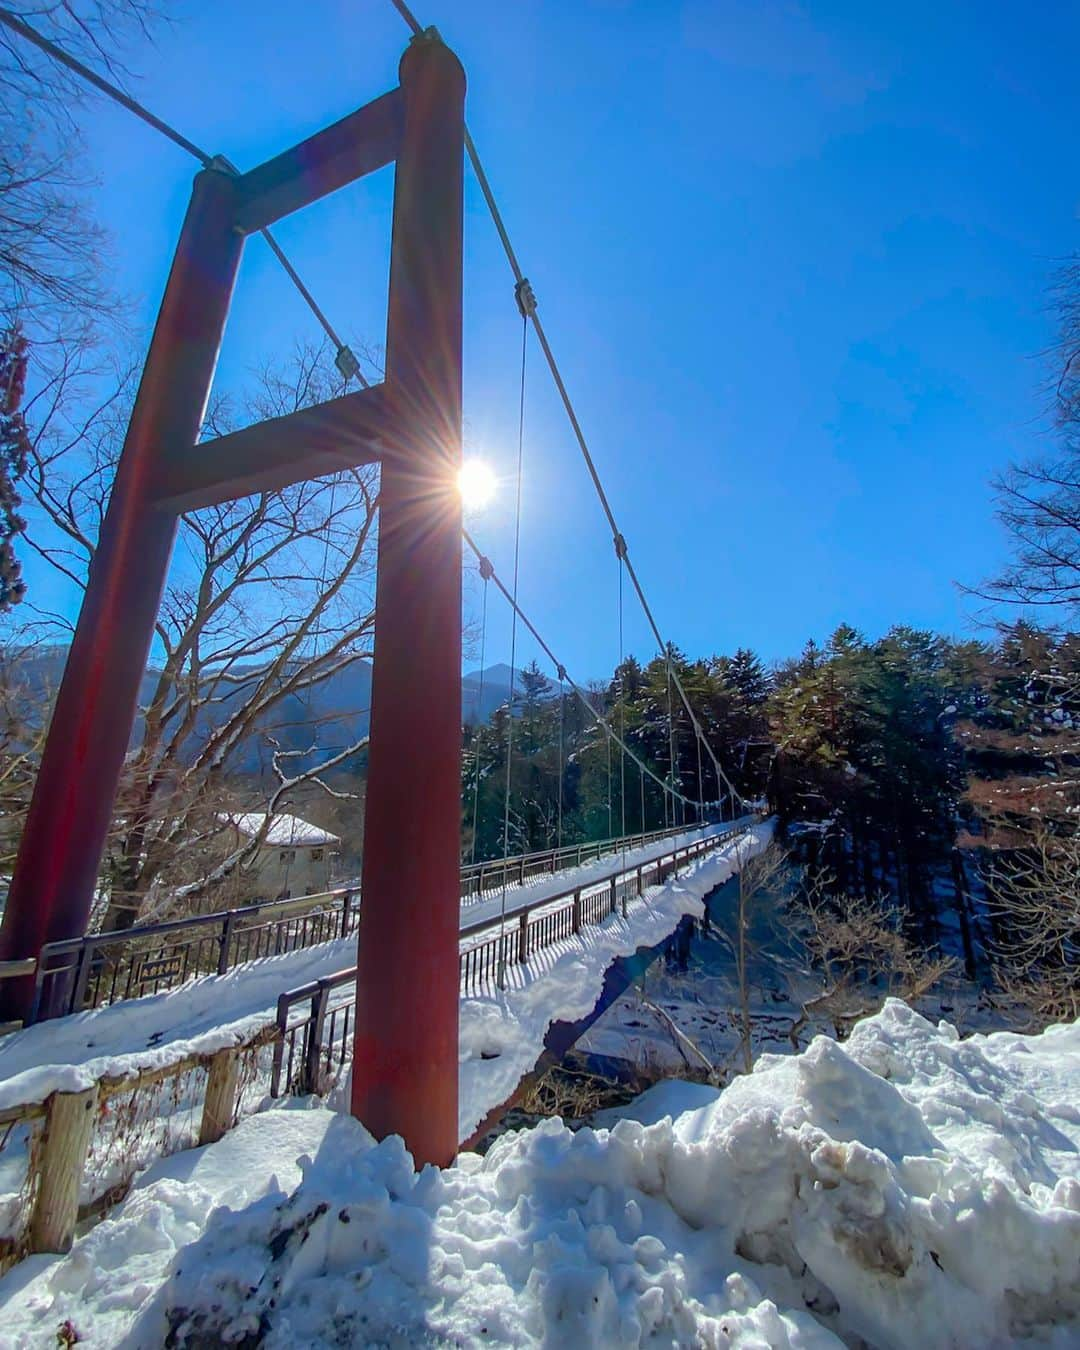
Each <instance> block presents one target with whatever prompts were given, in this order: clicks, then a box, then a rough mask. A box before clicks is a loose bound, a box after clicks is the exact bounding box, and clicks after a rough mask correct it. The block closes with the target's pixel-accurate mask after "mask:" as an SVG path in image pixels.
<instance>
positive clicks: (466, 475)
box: [458, 459, 498, 511]
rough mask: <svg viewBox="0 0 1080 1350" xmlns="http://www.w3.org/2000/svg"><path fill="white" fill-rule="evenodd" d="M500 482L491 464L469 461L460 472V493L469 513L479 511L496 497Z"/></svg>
mask: <svg viewBox="0 0 1080 1350" xmlns="http://www.w3.org/2000/svg"><path fill="white" fill-rule="evenodd" d="M497 486H498V480H497V479H496V477H495V472H494V470H493V469H492V467H491V465H490V464H485V463H484V461H483V460H482V459H467V460H466V461H465V462H464V464H462V466H461V468H460V469H459V470H458V491H459V492H460V493H461V503H462V505H463V506H464V507H465V509H466V510H467V511H479V510H481V509H482V508H483V507H485V506H487V505H488V503H489V502H490V501H491V499H492V498H493V497H494V496H495V489H496V487H497Z"/></svg>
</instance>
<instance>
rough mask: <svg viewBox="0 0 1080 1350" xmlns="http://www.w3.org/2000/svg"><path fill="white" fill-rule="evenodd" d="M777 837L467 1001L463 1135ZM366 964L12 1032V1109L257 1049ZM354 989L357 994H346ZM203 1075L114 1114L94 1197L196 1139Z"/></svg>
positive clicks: (16, 1208) (97, 1149) (17, 1212)
mask: <svg viewBox="0 0 1080 1350" xmlns="http://www.w3.org/2000/svg"><path fill="white" fill-rule="evenodd" d="M771 834H772V826H771V824H768V823H766V824H760V825H757V826H754V827H752V828H751V829H749V830H747V831H744V832H743V833H742V834H741V835H739V836H738V837H737V838H735V839H732V840H730V841H728V842H727V843H726V844H724V845H723V846H722V847H720V848H718V849H717V850H716V851H715V852H713V853H710V854H707V855H705V856H703V857H701V858H698V859H695V860H694V861H693V862H692V863H690V864H687V865H686V866H685V867H683V868H682V869H681V871H680V875H679V876H678V877H674V878H671V879H670V880H669V881H667V882H665V883H664V885H662V886H655V887H651V888H649V889H647V890H646V892H645V894H644V895H643V896H642V897H640V898H637V897H634V898H632V899H631V900H630V902H629V906H628V914H627V918H626V919H623V918H622V917H621V916H620V915H613V916H611V917H609V918H608V919H606V920H605V922H604V923H603V924H602V925H600V926H599V927H592V926H589V927H586V928H585V929H584V930H583V931H582V933H581V934H580V935H579V936H577V937H569V938H567V939H566V940H565V941H563V942H560V943H557V944H554V945H552V946H550V947H548V948H545V949H543V950H542V951H540V952H538V953H536V954H535V956H534V957H533V958H532V959H531V960H530V962H529V964H528V965H527V966H517V965H513V966H511V967H510V969H509V971H508V987H507V988H506V989H505V990H503V991H502V992H500V993H496V994H493V995H490V996H485V995H469V996H463V998H462V1005H461V1041H460V1045H461V1061H460V1078H459V1082H460V1094H459V1128H460V1134H459V1138H460V1139H461V1140H463V1141H464V1140H466V1139H468V1138H469V1137H470V1136H471V1135H472V1134H473V1132H474V1130H475V1129H476V1127H477V1126H478V1125H479V1124H480V1122H481V1121H482V1120H483V1119H484V1118H485V1117H486V1116H487V1114H488V1113H489V1112H490V1111H491V1110H492V1109H493V1108H495V1107H497V1106H499V1105H501V1104H502V1103H503V1102H504V1101H505V1100H506V1099H507V1098H508V1097H509V1096H510V1095H511V1094H512V1093H513V1091H514V1090H515V1088H516V1087H517V1085H518V1083H519V1081H520V1080H521V1078H522V1077H523V1076H524V1075H525V1074H527V1073H528V1072H529V1071H530V1070H531V1069H532V1068H533V1066H534V1065H535V1063H536V1061H537V1059H538V1058H539V1056H540V1054H541V1052H542V1051H543V1048H544V1038H545V1035H546V1034H547V1031H548V1028H549V1026H550V1025H551V1023H552V1022H553V1021H555V1020H557V1019H565V1020H571V1021H573V1020H576V1019H577V1018H580V1017H582V1016H584V1015H585V1014H586V1013H588V1012H590V1011H591V1010H592V1008H593V1007H594V1005H595V1003H596V1000H597V997H598V996H599V993H600V991H601V988H602V984H603V978H604V973H605V971H606V970H607V968H608V966H609V965H610V964H611V962H612V961H613V960H614V959H615V957H617V956H620V955H625V954H628V953H631V952H633V951H635V950H636V949H637V948H638V947H639V946H652V945H654V944H656V943H657V942H660V941H662V940H663V939H664V938H665V937H666V936H667V935H668V934H669V933H670V932H671V931H672V930H673V929H674V928H675V926H676V925H677V923H678V921H679V919H680V918H681V917H682V915H683V914H694V915H700V914H701V913H702V909H703V906H702V903H701V902H702V898H703V897H704V896H705V895H707V894H708V893H709V892H710V891H711V890H713V889H714V888H715V887H716V886H718V885H720V884H721V883H722V882H723V881H725V880H726V879H727V878H728V877H729V876H731V874H732V873H733V871H735V870H736V869H737V867H738V865H739V861H740V859H744V858H746V857H749V856H751V855H752V854H754V853H756V852H759V851H760V850H761V849H762V848H764V847H765V845H766V844H767V842H768V840H769V839H770V838H771ZM630 856H631V858H633V855H630ZM633 865H634V866H636V863H634V864H633ZM354 960H355V940H354V939H352V938H342V939H339V940H337V941H335V942H330V943H325V944H323V945H322V946H321V947H313V948H308V949H307V950H305V951H299V952H291V953H287V954H285V955H282V956H278V957H271V958H268V959H266V960H264V961H257V962H252V963H251V964H250V965H247V966H240V967H236V968H235V969H234V970H231V971H229V972H228V973H227V974H225V975H223V976H208V977H205V978H203V979H200V980H194V981H191V982H190V983H188V984H187V985H184V986H182V987H181V988H179V989H174V990H170V991H167V992H165V993H162V994H157V995H153V996H150V997H148V998H142V999H137V1000H130V1001H128V1002H124V1003H119V1004H114V1005H113V1006H111V1007H108V1008H100V1009H96V1010H94V1011H92V1012H88V1013H82V1014H78V1015H76V1016H73V1017H66V1018H61V1019H57V1020H56V1021H53V1022H47V1023H42V1024H40V1025H39V1026H36V1027H31V1028H29V1029H28V1030H26V1031H23V1032H19V1033H17V1034H15V1035H13V1036H10V1037H7V1038H5V1039H4V1040H3V1041H2V1042H0V1108H3V1107H7V1106H14V1105H18V1104H22V1103H26V1102H40V1101H44V1100H45V1098H46V1097H47V1096H48V1095H49V1094H50V1093H52V1092H55V1091H66V1092H73V1091H78V1090H80V1089H82V1088H85V1087H89V1086H91V1085H92V1084H93V1083H94V1082H96V1081H98V1080H99V1079H101V1078H103V1077H116V1078H120V1077H127V1076H131V1075H133V1074H135V1073H137V1072H139V1071H142V1070H148V1069H150V1070H152V1069H157V1068H160V1067H163V1066H165V1065H168V1064H174V1063H178V1062H180V1061H181V1060H184V1059H186V1058H187V1057H188V1056H190V1055H196V1054H197V1055H206V1054H209V1053H212V1052H213V1051H215V1050H218V1049H220V1048H222V1047H225V1046H229V1045H238V1044H243V1043H245V1042H246V1041H248V1040H249V1039H250V1038H251V1037H252V1036H254V1035H255V1033H256V1032H258V1031H259V1030H260V1029H261V1028H263V1027H265V1026H267V1025H268V1024H270V1023H272V1022H273V1020H274V1014H275V1005H276V1001H277V997H278V995H279V994H280V993H282V992H283V991H284V990H286V989H290V988H296V987H298V986H300V985H303V984H306V983H308V982H309V981H311V980H315V979H318V978H320V977H322V976H324V975H328V974H331V973H333V972H335V971H337V970H340V969H341V968H343V967H346V966H348V965H350V964H351V963H352V962H353V961H354ZM348 994H349V989H348V988H347V987H346V988H343V989H342V997H347V996H348ZM270 1058H271V1056H270V1052H269V1050H268V1049H265V1048H264V1049H263V1050H262V1051H260V1052H259V1053H258V1056H257V1057H256V1059H254V1060H253V1061H252V1063H251V1065H250V1072H251V1074H252V1079H251V1081H250V1082H249V1083H247V1087H246V1090H245V1094H244V1101H243V1108H242V1109H243V1110H244V1111H248V1110H255V1109H256V1108H257V1107H258V1105H259V1103H260V1100H261V1099H263V1098H264V1097H265V1094H266V1093H267V1091H268V1090H269V1071H270ZM192 1077H193V1076H192V1075H188V1076H187V1077H186V1078H185V1079H184V1080H183V1081H181V1080H179V1079H169V1080H167V1081H166V1082H165V1083H164V1084H162V1085H160V1086H159V1088H158V1089H157V1090H156V1091H155V1092H154V1093H152V1094H150V1095H149V1096H147V1094H145V1093H143V1094H142V1096H141V1097H140V1098H139V1100H138V1101H135V1100H133V1099H132V1100H129V1099H128V1098H125V1099H124V1103H125V1105H124V1106H123V1108H122V1109H120V1110H118V1111H117V1110H113V1111H111V1112H110V1113H109V1114H108V1115H105V1116H103V1117H102V1120H101V1121H100V1122H99V1124H98V1126H97V1128H96V1129H95V1132H94V1141H93V1147H92V1150H91V1156H90V1160H89V1162H88V1165H87V1168H86V1171H85V1173H84V1177H83V1184H82V1188H81V1202H82V1203H83V1204H88V1203H89V1202H91V1201H93V1200H96V1199H98V1198H99V1197H101V1196H103V1195H105V1194H106V1192H108V1191H109V1190H110V1189H111V1188H112V1187H113V1186H115V1185H117V1184H122V1183H123V1182H124V1181H126V1180H127V1179H128V1178H130V1177H131V1175H132V1174H133V1173H134V1171H135V1170H136V1169H137V1168H138V1167H142V1166H145V1165H146V1164H147V1163H148V1162H149V1161H151V1160H152V1159H153V1158H154V1157H155V1156H158V1155H161V1154H164V1153H168V1152H172V1151H173V1150H175V1149H177V1148H181V1147H184V1146H185V1145H187V1144H188V1143H190V1142H191V1140H192V1139H193V1138H195V1137H196V1135H197V1132H198V1108H199V1104H200V1102H201V1086H202V1084H203V1082H204V1081H205V1072H204V1071H201V1070H199V1071H196V1072H195V1074H194V1079H197V1080H198V1081H197V1082H196V1081H190V1080H191V1079H192ZM335 1093H336V1095H335V1098H334V1100H342V1101H348V1080H347V1076H346V1079H345V1081H344V1082H343V1083H342V1084H339V1085H338V1086H337V1088H336V1089H335ZM143 1098H146V1100H143ZM132 1112H136V1114H134V1115H133V1114H132ZM114 1117H115V1119H114ZM121 1127H122V1128H121ZM30 1141H31V1133H30V1131H28V1129H27V1128H26V1127H25V1126H19V1127H17V1128H16V1130H15V1131H13V1132H11V1133H9V1134H8V1135H7V1136H5V1137H4V1138H3V1139H2V1140H0V1236H6V1235H9V1234H11V1233H14V1232H15V1231H17V1230H18V1229H19V1227H20V1226H21V1223H22V1222H23V1220H24V1219H25V1214H26V1185H25V1183H26V1179H27V1163H28V1156H29V1148H30Z"/></svg>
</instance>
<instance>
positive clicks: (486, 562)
mask: <svg viewBox="0 0 1080 1350" xmlns="http://www.w3.org/2000/svg"><path fill="white" fill-rule="evenodd" d="M480 575H481V576H482V577H483V578H484V580H485V581H490V580H491V578H492V577H493V576H494V575H495V569H494V567H492V565H491V559H490V558H485V557H484V556H483V555H482V554H481V557H480Z"/></svg>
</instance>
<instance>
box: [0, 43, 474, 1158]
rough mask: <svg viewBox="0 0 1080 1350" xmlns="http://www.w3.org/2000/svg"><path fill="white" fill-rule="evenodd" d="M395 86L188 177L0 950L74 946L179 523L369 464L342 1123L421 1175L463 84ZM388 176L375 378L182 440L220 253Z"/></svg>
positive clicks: (452, 943) (455, 820) (427, 1139)
mask: <svg viewBox="0 0 1080 1350" xmlns="http://www.w3.org/2000/svg"><path fill="white" fill-rule="evenodd" d="M399 80H400V84H399V86H398V88H396V89H394V90H391V91H390V92H389V93H387V94H385V95H383V96H382V97H381V98H379V99H376V100H375V101H374V102H372V103H369V104H368V105H367V106H366V107H363V108H361V109H359V110H358V111H357V112H355V113H352V114H351V115H350V116H348V117H346V118H344V119H343V120H342V121H340V122H338V123H336V124H335V125H333V126H331V127H328V128H325V129H324V130H323V131H320V132H319V133H317V134H316V135H314V136H312V137H311V138H310V139H309V140H306V141H303V142H302V143H301V144H299V145H297V146H294V147H293V148H292V149H291V150H288V151H286V152H285V153H284V154H281V155H278V156H277V157H276V158H274V159H272V160H269V161H268V162H267V163H265V164H263V165H261V166H260V167H259V168H256V169H253V170H251V171H250V172H249V173H245V174H238V173H236V172H235V171H234V170H232V169H231V167H230V166H229V165H227V164H226V163H225V162H224V161H221V163H220V165H219V164H218V163H216V162H215V163H214V164H212V165H211V166H210V167H209V168H207V169H205V170H203V171H202V172H201V173H199V174H198V175H197V176H196V178H195V182H194V185H193V188H192V194H191V201H190V204H189V206H188V211H187V215H186V217H185V220H184V224H183V226H182V228H181V231H180V237H179V240H178V243H177V248H176V253H175V256H174V259H173V264H172V269H171V271H170V274H169V278H168V282H167V283H166V287H165V294H164V298H163V299H162V303H161V308H160V311H159V314H158V319H157V324H156V326H155V329H154V335H153V338H152V340H151V343H150V348H149V351H148V353H147V357H146V363H145V366H144V368H143V374H142V380H141V382H140V385H139V391H138V395H137V397H136V400H135V405H134V409H133V411H132V415H131V421H130V424H129V427H128V432H127V436H126V438H125V441H124V446H123V450H122V453H121V457H120V462H119V465H118V468H117V473H116V479H115V482H114V484H113V489H112V493H111V496H110V500H109V505H108V510H107V512H106V515H105V519H104V521H103V524H102V528H101V535H100V538H99V541H98V547H97V551H96V553H95V555H94V559H93V562H92V564H91V567H90V573H89V578H88V582H87V587H86V593H85V597H84V599H83V605H82V610H81V612H80V615H79V621H78V624H77V627H76V630H75V636H74V639H73V641H72V644H71V649H70V651H69V654H68V659H67V664H66V666H65V670H64V677H63V680H62V682H61V685H60V690H59V693H58V695H57V699H56V706H55V709H54V711H53V716H52V722H51V725H50V728H49V734H48V738H47V740H46V743H45V748H44V751H43V754H42V760H41V767H40V770H39V773H38V778H37V783H36V785H35V789H34V795H33V799H32V802H31V806H30V811H29V814H28V817H27V822H26V828H25V830H24V832H23V838H22V842H21V846H20V850H19V856H18V861H17V863H16V868H15V874H14V877H13V880H12V885H11V890H10V894H9V896H8V902H7V907H6V910H5V913H4V918H3V924H2V926H0V960H4V959H7V960H12V959H17V958H25V957H32V956H36V955H37V953H38V952H39V950H40V949H41V947H42V945H43V944H44V943H46V942H55V941H60V940H63V939H67V938H73V937H79V936H81V935H82V934H83V933H84V932H85V929H86V924H87V920H88V918H89V914H90V906H91V902H92V899H93V896H94V892H95V889H96V886H97V882H98V874H99V869H100V865H101V858H102V854H103V851H104V848H105V842H106V837H107V834H108V830H109V826H110V822H111V819H112V814H113V809H114V802H115V797H116V790H117V786H118V784H119V780H120V774H121V770H122V768H123V762H124V755H125V752H126V749H127V745H128V742H129V739H130V736H131V729H132V726H133V723H134V718H135V714H136V710H137V700H138V691H139V685H140V681H141V679H142V675H143V673H144V671H145V668H146V662H147V658H148V656H149V652H150V645H151V641H152V638H153V632H154V623H155V619H156V617H157V611H158V606H159V604H160V600H161V594H162V590H163V588H164V585H165V579H166V574H167V571H168V566H169V560H170V556H171V553H172V547H173V541H174V539H175V536H176V529H177V522H178V518H179V515H180V513H181V512H183V511H188V510H192V509H196V508H198V507H200V506H207V505H210V504H213V503H217V502H222V501H227V500H229V499H231V498H234V497H239V496H244V495H247V494H249V493H255V492H265V491H273V490H276V489H280V488H283V487H285V486H287V485H288V484H290V483H294V482H298V481H300V480H301V479H306V478H315V477H319V476H320V475H323V474H328V473H333V472H335V471H337V470H340V469H345V468H348V467H351V466H354V465H358V464H364V463H372V462H375V461H378V462H379V463H380V464H381V466H382V468H381V488H380V523H379V554H378V573H377V580H376V630H377V631H376V656H375V665H374V673H373V688H372V707H371V743H370V753H369V774H368V792H367V804H366V829H365V848H364V864H363V889H364V925H363V936H362V938H361V941H360V947H359V959H358V969H359V976H358V978H359V985H360V997H359V1001H358V1009H359V1011H360V1017H358V1020H357V1036H356V1054H355V1059H354V1066H353V1108H354V1111H355V1112H356V1113H357V1114H358V1115H359V1116H360V1117H361V1118H362V1119H363V1121H364V1123H365V1125H366V1126H367V1127H368V1129H370V1130H371V1131H372V1132H373V1133H374V1134H375V1135H377V1136H380V1137H381V1136H383V1135H386V1134H390V1133H400V1134H402V1135H404V1137H405V1141H406V1143H407V1145H408V1146H409V1148H410V1149H411V1150H412V1152H413V1154H414V1156H415V1158H416V1161H417V1163H418V1164H420V1163H426V1162H434V1163H439V1164H444V1163H447V1162H449V1161H450V1160H451V1158H452V1157H453V1156H454V1154H455V1152H456V1151H457V1073H458V1056H457V1017H458V974H457V934H458V907H459V896H458V865H459V864H458V860H459V835H460V802H459V796H460V755H461V507H460V500H459V497H458V493H457V482H456V473H457V468H458V465H459V464H460V459H461V288H462V281H461V271H462V176H463V160H464V130H465V122H464V101H465V75H464V71H463V70H462V68H461V65H460V63H459V62H458V60H457V57H456V56H454V54H453V53H452V52H451V51H450V50H449V49H448V48H447V47H446V46H444V45H443V43H442V42H441V40H440V39H439V37H438V35H437V33H436V32H435V30H434V29H431V30H429V31H428V32H426V33H423V34H420V35H418V36H417V37H416V38H414V39H413V40H412V42H411V43H410V45H409V47H408V48H407V49H406V51H405V53H404V55H403V57H402V60H401V66H400V70H399ZM390 163H395V164H396V178H395V189H394V211H393V227H392V238H391V263H390V290H389V305H388V312H387V333H386V375H385V380H384V382H383V383H382V384H381V385H378V386H375V387H373V388H370V389H364V390H361V391H359V392H356V393H351V394H346V395H345V396H344V397H342V398H338V399H334V400H331V401H330V402H327V403H324V404H321V405H320V406H318V407H316V408H310V409H305V410H303V411H301V412H297V413H293V414H292V415H290V416H288V417H281V418H275V419H272V420H270V421H267V422H263V423H260V424H258V425H256V426H253V427H248V428H246V429H244V430H242V431H238V432H235V433H233V434H232V435H229V436H223V437H220V438H219V439H217V440H215V441H210V442H202V443H200V442H199V439H198V438H199V430H200V426H201V424H202V419H203V416H204V413H205V410H206V403H207V399H208V397H209V393H210V386H211V383H212V380H213V374H214V367H215V364H216V362H217V356H218V350H219V347H220V343H221V337H222V333H223V331H224V326H225V322H226V317H227V314H228V308H229V303H230V300H231V297H232V291H233V285H234V283H235V280H236V275H237V271H238V268H239V265H240V257H241V253H242V250H243V242H244V237H245V236H246V235H248V234H250V233H252V232H253V231H256V230H259V229H260V228H262V227H263V226H265V225H267V224H269V223H271V222H272V221H275V220H278V219H279V218H280V217H281V216H283V215H286V214H288V213H289V212H292V211H295V210H298V209H300V208H301V207H303V206H307V205H309V204H310V203H311V202H313V201H316V200H317V199H318V198H320V197H323V196H325V195H326V194H327V193H330V192H333V191H336V190H337V189H338V188H340V187H343V186H345V185H346V184H348V183H350V182H352V181H354V180H355V179H357V178H359V177H361V176H362V175H363V174H366V173H370V172H372V171H373V170H375V169H378V168H380V167H382V166H384V165H386V164H390ZM406 957H408V958H409V959H408V962H407V961H406ZM406 969H409V970H410V975H411V978H410V980H409V982H408V983H406V980H405V976H404V972H405V971H406ZM32 997H33V978H32V977H27V978H23V979H15V980H9V981H7V982H4V983H2V984H0V1019H3V1018H17V1017H22V1016H25V1015H26V1013H27V1012H28V1011H29V1006H30V1002H31V1000H32Z"/></svg>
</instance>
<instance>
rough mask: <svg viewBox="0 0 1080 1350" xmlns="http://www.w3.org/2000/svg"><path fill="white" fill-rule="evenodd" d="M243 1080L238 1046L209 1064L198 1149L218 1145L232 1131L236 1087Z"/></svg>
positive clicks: (229, 1049) (215, 1056) (222, 1051)
mask: <svg viewBox="0 0 1080 1350" xmlns="http://www.w3.org/2000/svg"><path fill="white" fill-rule="evenodd" d="M239 1077H240V1055H239V1052H238V1051H237V1049H236V1047H235V1046H229V1047H228V1048H227V1049H225V1050H219V1051H218V1052H217V1054H216V1055H214V1057H213V1058H212V1059H211V1061H210V1073H209V1076H208V1077H207V1080H206V1097H205V1098H204V1100H203V1110H202V1120H201V1121H200V1123H199V1147H200V1148H202V1146H203V1145H204V1144H216V1143H217V1141H218V1140H219V1139H220V1138H221V1136H222V1135H223V1134H225V1133H226V1132H227V1131H229V1130H231V1129H232V1123H233V1115H234V1113H235V1111H236V1087H237V1083H238V1082H239Z"/></svg>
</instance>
